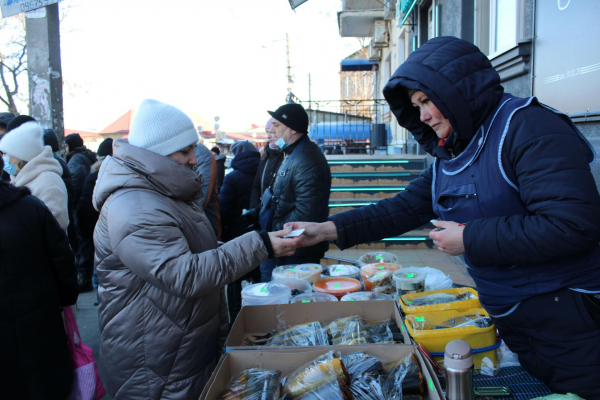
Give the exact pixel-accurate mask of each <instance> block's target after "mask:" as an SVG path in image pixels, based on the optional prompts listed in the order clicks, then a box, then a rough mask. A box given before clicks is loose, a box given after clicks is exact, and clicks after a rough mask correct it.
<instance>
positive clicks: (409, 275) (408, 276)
mask: <svg viewBox="0 0 600 400" xmlns="http://www.w3.org/2000/svg"><path fill="white" fill-rule="evenodd" d="M406 277H407V278H414V277H415V274H406Z"/></svg>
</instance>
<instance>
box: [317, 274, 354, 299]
mask: <svg viewBox="0 0 600 400" xmlns="http://www.w3.org/2000/svg"><path fill="white" fill-rule="evenodd" d="M313 290H314V291H315V292H320V293H329V294H332V295H334V296H335V297H337V298H338V299H339V298H341V297H342V296H344V295H345V294H347V293H353V292H358V291H359V290H360V282H359V281H358V280H356V279H352V278H325V279H321V280H320V281H317V282H315V283H314V285H313Z"/></svg>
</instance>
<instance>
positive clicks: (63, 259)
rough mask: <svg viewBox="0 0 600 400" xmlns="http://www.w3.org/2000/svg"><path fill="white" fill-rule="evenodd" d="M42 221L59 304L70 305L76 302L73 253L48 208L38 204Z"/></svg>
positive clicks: (76, 291) (75, 275)
mask: <svg viewBox="0 0 600 400" xmlns="http://www.w3.org/2000/svg"><path fill="white" fill-rule="evenodd" d="M40 209H42V211H41V215H42V219H43V221H44V237H45V238H46V243H45V247H46V253H47V254H48V255H49V259H50V265H51V266H52V274H53V275H54V279H55V281H56V285H57V287H58V295H59V300H60V305H61V306H70V305H73V304H75V303H76V302H77V296H78V294H79V292H78V289H77V273H76V271H75V255H74V254H73V252H72V251H71V247H70V245H69V239H68V237H67V234H66V233H65V231H64V229H62V228H61V227H60V226H59V225H58V222H57V221H56V219H55V218H54V216H53V215H52V213H51V212H50V210H49V209H48V208H46V207H43V206H42V205H40Z"/></svg>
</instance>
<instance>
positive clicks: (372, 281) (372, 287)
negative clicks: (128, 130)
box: [360, 263, 402, 294]
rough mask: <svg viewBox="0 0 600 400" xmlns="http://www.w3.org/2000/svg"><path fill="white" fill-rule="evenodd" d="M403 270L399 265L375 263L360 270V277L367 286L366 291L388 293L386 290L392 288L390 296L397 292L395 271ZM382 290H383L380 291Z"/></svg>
mask: <svg viewBox="0 0 600 400" xmlns="http://www.w3.org/2000/svg"><path fill="white" fill-rule="evenodd" d="M399 269H402V267H401V266H400V265H398V264H387V263H375V264H367V265H365V266H363V267H361V269H360V276H361V278H362V280H363V283H364V284H365V290H366V291H368V292H370V291H379V292H382V293H387V292H388V291H387V290H386V289H387V288H388V287H389V288H390V290H389V292H390V294H393V292H394V291H395V290H396V285H395V283H394V281H393V278H392V276H393V274H394V271H397V270H399ZM380 289H381V290H380Z"/></svg>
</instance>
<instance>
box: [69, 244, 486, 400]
mask: <svg viewBox="0 0 600 400" xmlns="http://www.w3.org/2000/svg"><path fill="white" fill-rule="evenodd" d="M367 251H368V250H356V249H349V250H346V251H343V252H342V251H339V250H330V251H328V252H327V255H332V256H337V257H342V258H347V259H358V257H359V256H360V254H363V253H366V252H367ZM390 252H391V253H394V254H396V255H397V256H398V257H399V263H400V264H401V265H403V266H407V267H408V266H415V267H425V266H428V267H433V268H438V269H440V270H442V271H444V272H445V273H446V274H448V275H450V276H451V277H452V280H453V281H454V283H457V284H461V285H468V286H474V283H473V280H472V279H471V277H470V276H469V274H468V273H467V267H466V265H465V264H464V262H463V261H462V260H461V259H460V258H459V257H452V256H449V255H447V254H445V253H442V252H440V251H438V250H435V249H427V250H424V249H419V250H391V251H390ZM355 253H356V254H355ZM359 253H360V254H359ZM95 297H96V295H95V293H94V292H87V293H82V294H80V295H79V299H78V300H77V309H76V313H77V325H78V326H79V332H80V333H81V339H82V340H83V343H85V344H86V345H87V346H89V347H91V348H92V349H93V350H94V356H95V358H96V362H97V364H98V369H99V371H100V376H101V377H103V376H104V375H105V373H106V371H104V368H103V365H102V359H101V358H100V355H99V354H98V350H99V348H100V328H99V326H98V307H97V306H94V300H95ZM109 399H111V397H110V396H109V395H106V396H105V397H103V398H102V400H109Z"/></svg>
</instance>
